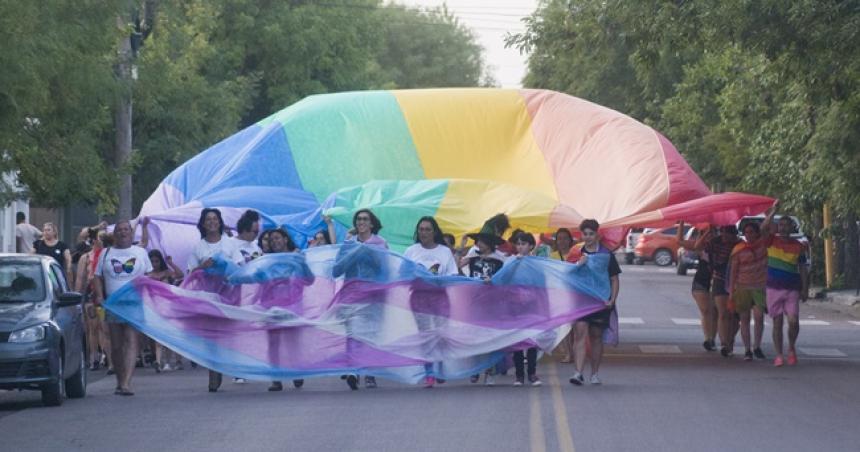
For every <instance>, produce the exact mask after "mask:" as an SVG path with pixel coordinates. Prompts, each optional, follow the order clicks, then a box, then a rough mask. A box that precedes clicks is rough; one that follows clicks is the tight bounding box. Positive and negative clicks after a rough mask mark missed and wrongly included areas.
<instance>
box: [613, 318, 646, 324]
mask: <svg viewBox="0 0 860 452" xmlns="http://www.w3.org/2000/svg"><path fill="white" fill-rule="evenodd" d="M618 323H619V324H621V325H642V324H644V323H645V321H644V320H642V318H641V317H618Z"/></svg>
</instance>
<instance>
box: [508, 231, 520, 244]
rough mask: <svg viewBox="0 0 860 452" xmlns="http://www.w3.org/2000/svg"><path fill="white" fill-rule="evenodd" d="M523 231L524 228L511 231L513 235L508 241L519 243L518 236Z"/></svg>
mask: <svg viewBox="0 0 860 452" xmlns="http://www.w3.org/2000/svg"><path fill="white" fill-rule="evenodd" d="M521 232H523V230H522V229H519V228H517V229H514V232H511V236H510V238H508V243H510V244H511V245H513V244H515V243H517V236H518V235H520V233H521Z"/></svg>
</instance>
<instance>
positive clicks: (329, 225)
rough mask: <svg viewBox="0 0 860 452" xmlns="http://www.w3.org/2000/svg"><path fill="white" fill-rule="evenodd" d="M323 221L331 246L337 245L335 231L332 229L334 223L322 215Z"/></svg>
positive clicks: (328, 217)
mask: <svg viewBox="0 0 860 452" xmlns="http://www.w3.org/2000/svg"><path fill="white" fill-rule="evenodd" d="M323 221H325V225H326V227H327V228H328V238H329V240H331V244H332V245H334V244H335V243H337V231H336V230H335V228H334V221H332V219H331V217H330V216H328V215H323Z"/></svg>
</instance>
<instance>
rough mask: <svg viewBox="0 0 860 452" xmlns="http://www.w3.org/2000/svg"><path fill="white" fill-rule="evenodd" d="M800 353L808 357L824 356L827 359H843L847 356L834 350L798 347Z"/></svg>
mask: <svg viewBox="0 0 860 452" xmlns="http://www.w3.org/2000/svg"><path fill="white" fill-rule="evenodd" d="M797 349H798V350H800V352H801V353H803V354H804V355H808V356H825V357H829V358H844V357H846V356H848V355H846V354H845V353H842V351H840V350H839V349H836V348H821V347H798V348H797Z"/></svg>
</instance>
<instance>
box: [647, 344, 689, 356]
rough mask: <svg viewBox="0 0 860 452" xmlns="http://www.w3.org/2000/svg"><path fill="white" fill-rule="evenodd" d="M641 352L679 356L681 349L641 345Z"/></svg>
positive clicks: (673, 346) (671, 346)
mask: <svg viewBox="0 0 860 452" xmlns="http://www.w3.org/2000/svg"><path fill="white" fill-rule="evenodd" d="M639 351H641V352H642V353H653V354H662V355H668V354H674V355H678V354H680V353H681V348H680V347H678V346H677V345H640V346H639Z"/></svg>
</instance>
